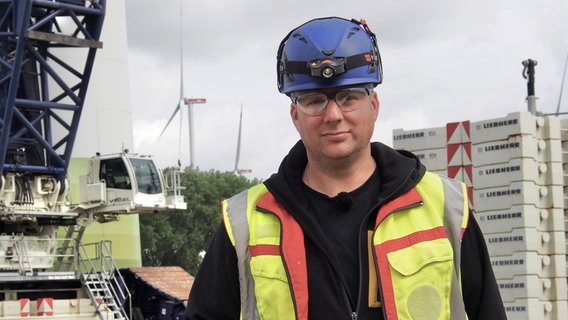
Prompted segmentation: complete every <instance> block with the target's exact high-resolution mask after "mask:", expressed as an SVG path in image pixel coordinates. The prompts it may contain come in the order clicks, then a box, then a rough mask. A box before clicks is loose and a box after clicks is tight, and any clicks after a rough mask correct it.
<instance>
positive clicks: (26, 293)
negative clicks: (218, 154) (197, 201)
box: [0, 0, 186, 319]
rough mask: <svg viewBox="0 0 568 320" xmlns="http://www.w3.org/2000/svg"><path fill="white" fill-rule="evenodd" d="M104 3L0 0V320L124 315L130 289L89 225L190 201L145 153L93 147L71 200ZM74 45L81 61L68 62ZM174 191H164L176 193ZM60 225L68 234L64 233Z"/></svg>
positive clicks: (177, 183)
mask: <svg viewBox="0 0 568 320" xmlns="http://www.w3.org/2000/svg"><path fill="white" fill-rule="evenodd" d="M105 6H106V0H0V134H1V136H0V319H20V318H23V317H25V318H32V319H33V318H35V317H42V316H50V318H51V319H129V318H131V314H130V312H131V311H130V309H131V307H130V294H129V292H128V290H127V289H126V287H127V286H126V285H125V283H124V280H123V279H122V277H121V275H120V273H119V272H118V269H117V267H116V264H115V263H114V260H113V257H112V246H111V244H110V243H109V242H108V241H104V240H103V241H101V242H99V243H94V244H84V243H82V242H81V237H82V234H83V232H84V230H85V228H86V227H87V226H88V225H89V224H91V223H92V222H95V221H96V222H109V221H114V220H116V219H117V217H118V216H119V215H121V214H134V213H145V212H156V211H160V210H173V209H185V208H186V204H185V203H184V202H183V196H182V195H181V192H180V190H181V186H180V179H179V174H180V172H179V171H175V170H173V171H172V172H171V176H169V178H170V179H169V183H167V182H166V181H165V179H164V176H163V174H162V172H161V171H160V170H159V169H158V167H157V165H156V163H155V161H154V159H153V158H152V157H150V156H140V155H136V154H130V153H128V152H127V150H121V151H120V153H118V154H114V155H104V156H103V155H98V154H97V155H94V156H93V157H92V159H91V161H90V168H89V173H88V174H87V175H84V176H81V177H80V179H79V180H80V183H79V184H80V187H79V195H80V196H79V198H80V200H79V202H78V203H72V202H71V201H70V200H69V198H70V197H69V194H70V190H69V189H70V183H69V182H68V166H69V162H70V160H71V153H72V150H73V145H74V143H75V137H76V134H77V129H78V128H79V122H80V118H81V111H82V109H83V106H84V101H85V96H86V92H87V88H88V86H89V80H90V77H91V71H92V69H93V63H94V60H95V55H96V51H97V50H99V49H101V48H102V45H103V44H102V42H101V41H100V34H101V30H102V26H103V21H104V17H105ZM66 50H75V52H78V53H79V54H78V56H81V57H83V58H84V61H82V62H80V63H78V64H79V66H77V61H73V63H69V62H68V61H65V57H64V56H60V55H59V53H61V52H64V51H66ZM172 191H173V195H168V192H172ZM62 230H63V232H62Z"/></svg>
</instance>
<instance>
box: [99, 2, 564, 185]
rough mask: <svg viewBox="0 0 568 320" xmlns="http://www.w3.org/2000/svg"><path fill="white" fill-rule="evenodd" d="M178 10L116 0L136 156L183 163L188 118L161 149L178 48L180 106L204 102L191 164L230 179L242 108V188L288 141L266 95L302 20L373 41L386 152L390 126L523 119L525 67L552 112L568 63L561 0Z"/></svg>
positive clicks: (291, 139)
mask: <svg viewBox="0 0 568 320" xmlns="http://www.w3.org/2000/svg"><path fill="white" fill-rule="evenodd" d="M110 1H112V0H110ZM181 6H182V4H181V1H180V0H160V1H158V2H156V1H150V0H126V21H127V28H128V46H129V55H128V59H129V65H130V88H131V92H130V95H131V102H132V115H133V121H134V123H133V128H134V142H135V146H134V149H135V150H136V152H138V153H149V154H153V155H155V156H156V158H157V159H158V161H159V163H160V165H161V166H164V167H165V166H173V165H175V164H176V163H177V160H178V158H179V159H180V161H181V163H182V167H185V166H188V165H189V137H188V136H189V129H188V119H187V109H184V110H183V115H182V116H183V118H182V121H183V123H182V124H181V125H182V127H181V134H182V135H181V143H180V117H179V115H178V116H177V117H176V118H175V119H174V120H173V121H172V123H171V124H170V126H169V127H168V128H167V129H166V131H165V133H164V134H163V136H162V137H161V138H159V139H158V137H159V135H160V132H161V131H162V129H163V128H164V126H165V125H166V123H167V121H168V119H169V118H170V116H171V115H172V113H173V111H174V109H175V107H176V105H177V103H178V100H179V97H180V45H182V47H183V68H184V70H183V81H184V88H183V91H184V93H185V96H186V97H194V98H201V97H203V98H206V99H207V103H206V104H201V105H194V106H193V107H194V112H193V116H194V128H195V129H194V133H195V137H194V141H195V147H194V150H195V154H194V158H195V165H196V166H197V167H199V168H200V169H201V170H210V169H216V170H221V171H232V170H233V167H234V163H235V154H236V147H237V133H238V124H239V113H240V109H241V105H242V106H243V110H244V111H243V131H242V146H241V157H240V165H239V167H240V168H244V169H252V173H250V174H246V176H247V177H249V178H261V179H264V178H268V177H269V176H270V174H271V173H272V172H274V171H276V170H277V168H278V165H279V164H280V160H281V159H282V157H284V156H285V155H286V153H287V152H288V150H289V148H290V147H291V146H292V145H293V144H294V143H295V142H296V141H297V140H298V138H299V136H298V134H297V132H296V131H295V129H294V127H293V125H292V123H291V120H290V116H289V99H288V98H287V97H286V96H284V95H281V94H280V93H278V90H277V88H276V74H275V73H276V72H275V70H276V67H275V63H276V51H277V49H278V45H279V44H280V41H281V40H282V38H283V37H284V36H285V35H286V34H287V33H288V32H289V31H290V30H291V29H293V28H295V27H297V26H298V25H300V24H302V23H304V22H305V21H307V20H310V19H312V18H316V17H323V16H341V17H345V18H357V19H359V18H364V19H365V20H366V21H367V23H368V25H369V26H370V28H371V30H372V31H373V32H375V33H376V34H377V38H378V43H379V50H380V52H381V55H382V60H383V67H384V81H383V84H381V85H380V86H379V87H378V88H377V92H378V94H379V99H380V101H381V109H380V113H379V119H378V120H377V123H376V130H375V134H374V140H377V141H381V142H384V143H386V144H388V145H392V131H393V130H394V129H397V128H403V129H405V130H413V129H420V128H429V127H441V126H445V124H446V123H448V122H456V121H465V120H470V121H472V122H475V121H481V120H486V119H492V118H499V117H504V116H506V115H507V114H508V113H510V112H517V111H526V110H527V107H526V102H525V98H526V95H527V91H526V80H525V79H523V77H522V71H523V66H522V64H521V62H522V61H523V60H526V59H528V58H531V59H535V60H537V61H538V65H537V67H536V95H537V96H538V98H539V99H538V101H537V109H538V110H539V111H541V112H544V113H552V112H555V111H556V108H557V104H558V100H559V95H560V90H561V81H562V75H563V71H564V66H565V62H566V59H567V56H568V26H567V24H566V21H567V18H568V1H566V0H539V1H534V0H531V1H527V0H499V1H488V0H481V1H455V0H428V1H425V0H407V1H404V0H403V1H393V0H388V1H387V0H372V1H358V0H352V1H345V0H341V1H340V0H328V1H312V0H302V1H299V0H285V1H270V0H239V1H235V0H195V1H189V0H184V1H183V10H182V11H181V14H180V7H181ZM180 23H182V25H183V31H182V37H181V38H182V39H183V41H182V43H181V44H180ZM566 86H567V85H565V88H564V91H565V92H564V95H563V98H562V104H561V107H560V111H563V112H568V93H566V91H568V88H566ZM180 145H181V148H180Z"/></svg>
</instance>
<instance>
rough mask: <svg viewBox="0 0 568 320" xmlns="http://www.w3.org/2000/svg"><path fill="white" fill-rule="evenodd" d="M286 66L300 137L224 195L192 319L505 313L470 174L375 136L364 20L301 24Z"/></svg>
mask: <svg viewBox="0 0 568 320" xmlns="http://www.w3.org/2000/svg"><path fill="white" fill-rule="evenodd" d="M277 71H278V88H279V91H280V92H281V93H284V94H287V95H288V96H290V98H291V100H292V103H291V105H290V115H291V118H292V122H293V123H294V125H295V127H296V129H297V130H298V132H299V134H300V137H301V140H300V141H299V142H298V143H297V144H296V145H295V146H294V147H293V148H292V149H291V150H290V152H289V154H288V155H287V156H286V157H285V158H284V160H283V161H282V164H281V165H280V168H279V170H278V173H276V174H274V175H273V176H272V177H270V178H269V179H268V180H266V181H265V182H264V183H262V184H260V185H257V186H255V187H253V188H251V189H249V190H246V191H244V192H242V193H240V194H238V195H236V196H234V197H232V198H231V199H228V200H226V201H224V202H223V225H222V226H220V228H219V229H218V230H217V232H216V235H215V237H214V239H213V241H212V243H211V246H210V248H209V250H208V251H207V254H206V255H205V258H204V260H203V263H202V265H201V268H200V270H199V272H198V275H197V277H196V280H195V282H194V284H193V288H192V291H191V294H190V296H189V301H188V306H187V310H186V313H185V317H186V319H239V318H242V319H303V320H307V319H326V320H327V319H388V320H391V319H466V315H467V318H468V319H469V320H472V319H505V312H504V309H503V304H502V301H501V297H500V295H499V291H498V289H497V286H496V282H495V278H494V275H493V271H492V269H491V265H490V262H489V257H488V254H487V249H486V247H485V242H484V240H483V236H482V234H481V232H480V230H479V228H478V226H477V224H476V222H475V220H474V218H473V216H472V215H471V214H470V213H469V209H468V200H467V196H466V195H467V192H466V189H465V186H464V184H463V183H461V182H457V181H454V180H450V179H447V178H442V177H439V176H437V175H434V174H432V173H429V172H426V170H425V168H424V166H423V165H422V164H420V162H419V160H418V159H417V158H416V157H415V156H414V155H412V154H411V153H409V152H405V151H395V150H392V149H391V148H389V147H387V146H385V145H383V144H380V143H371V142H370V140H371V136H372V134H373V129H374V123H375V120H376V119H377V116H378V112H379V99H378V95H377V93H376V92H374V91H373V88H374V87H375V86H376V85H378V84H380V83H381V82H382V66H381V59H380V55H379V51H378V47H377V44H376V38H375V35H374V34H373V33H372V32H371V31H370V30H369V28H368V27H367V25H366V23H365V22H364V21H361V22H357V21H353V20H352V21H350V20H345V19H341V18H335V17H333V18H322V19H315V20H312V21H309V22H307V23H305V24H303V25H301V26H299V27H298V28H296V29H294V30H292V32H290V34H288V35H287V36H286V37H285V38H284V40H283V41H282V43H281V45H280V48H279V50H278V56H277Z"/></svg>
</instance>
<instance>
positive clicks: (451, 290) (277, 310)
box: [223, 172, 469, 320]
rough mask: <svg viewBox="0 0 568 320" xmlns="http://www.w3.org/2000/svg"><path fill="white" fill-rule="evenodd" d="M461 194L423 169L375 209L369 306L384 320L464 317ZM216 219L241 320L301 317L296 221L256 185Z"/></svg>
mask: <svg viewBox="0 0 568 320" xmlns="http://www.w3.org/2000/svg"><path fill="white" fill-rule="evenodd" d="M466 195H467V191H466V187H465V185H464V184H463V183H461V182H458V181H455V180H451V179H448V178H444V177H440V176H438V175H435V174H432V173H429V172H426V174H425V175H424V177H423V178H422V180H421V181H420V182H419V183H418V184H417V185H416V186H415V187H414V188H413V189H411V190H410V191H408V192H407V193H406V194H404V195H402V196H400V197H398V198H396V199H394V200H393V201H390V202H388V203H386V204H384V205H383V206H382V207H381V208H380V209H379V212H378V214H377V217H376V222H375V228H374V230H373V231H371V232H370V233H369V239H370V241H369V243H370V244H371V245H370V246H369V253H370V256H372V258H373V259H372V261H373V262H374V266H375V272H370V277H369V278H370V279H369V283H370V285H369V305H370V306H380V307H382V308H384V313H385V315H386V319H387V320H396V319H400V320H402V319H452V320H457V319H460V320H461V319H467V315H466V312H465V306H464V304H463V299H462V294H461V281H460V255H461V238H462V236H463V232H464V230H465V227H466V226H467V221H468V217H469V208H468V200H467V196H466ZM223 221H224V225H225V228H226V230H227V234H228V236H229V238H230V240H231V242H232V244H233V245H234V246H235V250H236V253H237V259H238V267H239V281H240V284H241V288H240V295H241V319H262V320H268V319H297V320H307V319H308V298H309V293H308V274H307V265H306V252H305V247H304V235H303V231H302V229H301V227H300V225H299V224H298V223H297V222H296V220H294V218H293V217H292V216H291V215H290V214H289V213H288V212H287V211H286V210H285V209H284V208H283V207H282V206H281V205H280V204H279V203H278V201H276V199H275V198H274V197H273V195H272V194H271V193H270V192H268V190H267V188H266V186H264V185H263V184H259V185H257V186H254V187H252V188H250V189H248V190H246V191H243V192H242V193H239V194H237V195H235V196H234V197H232V198H230V199H228V200H225V201H223ZM379 296H381V297H382V299H379Z"/></svg>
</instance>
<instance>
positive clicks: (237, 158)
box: [235, 105, 243, 173]
mask: <svg viewBox="0 0 568 320" xmlns="http://www.w3.org/2000/svg"><path fill="white" fill-rule="evenodd" d="M242 126H243V106H242V105H241V116H240V119H239V134H238V136H237V155H236V158H235V172H237V173H238V172H239V158H240V157H241V131H242Z"/></svg>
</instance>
